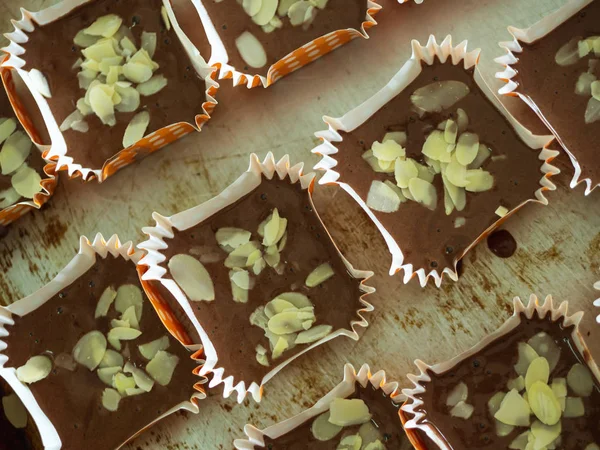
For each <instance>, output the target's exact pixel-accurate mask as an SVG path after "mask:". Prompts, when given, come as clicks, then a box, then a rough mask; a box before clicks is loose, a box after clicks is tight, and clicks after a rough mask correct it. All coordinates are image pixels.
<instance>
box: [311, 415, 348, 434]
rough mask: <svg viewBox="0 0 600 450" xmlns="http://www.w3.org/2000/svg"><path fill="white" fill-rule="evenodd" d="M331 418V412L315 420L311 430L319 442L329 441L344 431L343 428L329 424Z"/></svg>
mask: <svg viewBox="0 0 600 450" xmlns="http://www.w3.org/2000/svg"><path fill="white" fill-rule="evenodd" d="M329 416H330V413H329V411H326V412H324V413H323V414H321V415H319V416H317V418H316V419H315V420H313V423H312V425H311V427H310V430H311V432H312V435H313V436H314V438H315V439H316V440H317V441H329V440H330V439H333V438H334V437H336V436H337V435H338V434H339V433H340V431H342V428H343V427H341V426H339V425H334V424H332V423H331V422H329Z"/></svg>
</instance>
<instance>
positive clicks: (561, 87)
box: [496, 0, 600, 195]
mask: <svg viewBox="0 0 600 450" xmlns="http://www.w3.org/2000/svg"><path fill="white" fill-rule="evenodd" d="M598 20H600V3H598V2H593V1H592V0H575V1H570V2H568V3H566V4H565V5H564V6H563V7H562V8H560V9H558V10H557V11H555V12H553V13H552V14H549V15H548V16H546V17H544V18H543V19H542V20H540V21H539V22H537V23H535V24H534V25H532V26H531V27H529V28H526V29H518V28H514V27H509V28H508V31H509V32H510V34H511V35H512V36H513V40H512V41H509V42H501V43H500V46H501V47H503V48H504V49H506V51H507V54H506V55H504V56H502V57H499V58H496V62H498V63H500V64H502V65H504V66H505V70H504V71H502V72H498V73H497V74H496V78H500V79H502V80H504V81H505V82H506V85H505V86H503V87H502V88H501V89H500V90H499V92H500V93H501V94H505V95H511V96H518V97H519V98H521V99H522V100H523V101H524V102H525V103H526V104H527V105H528V106H529V107H530V108H531V109H532V110H533V111H534V112H535V113H536V114H537V115H538V116H539V117H540V118H541V119H542V120H543V121H544V123H545V124H546V125H547V126H548V128H549V129H550V131H552V133H553V134H554V135H555V136H556V139H557V140H558V142H559V143H560V144H561V145H562V147H563V148H564V149H565V151H566V152H567V154H568V155H569V158H570V159H571V162H572V163H573V166H574V168H575V173H574V176H573V179H572V180H571V187H572V188H574V187H575V186H577V185H578V184H579V183H584V182H585V185H586V188H585V194H586V195H588V194H589V193H590V192H591V191H592V190H593V189H595V187H596V186H597V185H598V183H600V163H599V162H598V158H597V157H596V154H595V152H594V148H595V147H594V146H595V143H596V142H597V141H598V139H599V138H600V127H599V125H598V124H599V122H598V120H600V81H597V77H600V66H598V62H600V32H598ZM556 105H560V107H556Z"/></svg>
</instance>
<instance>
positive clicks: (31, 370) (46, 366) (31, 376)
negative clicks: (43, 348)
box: [17, 355, 52, 384]
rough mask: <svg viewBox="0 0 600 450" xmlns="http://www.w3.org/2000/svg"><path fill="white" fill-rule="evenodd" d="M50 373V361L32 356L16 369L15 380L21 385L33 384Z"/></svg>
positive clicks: (46, 358)
mask: <svg viewBox="0 0 600 450" xmlns="http://www.w3.org/2000/svg"><path fill="white" fill-rule="evenodd" d="M51 371H52V360H51V359H50V358H48V357H47V356H43V355H38V356H33V357H31V358H29V359H28V360H27V362H26V363H25V364H24V365H23V366H21V367H19V368H18V369H17V378H18V379H19V381H21V382H22V383H27V384H33V383H37V382H38V381H41V380H43V379H44V378H46V377H47V376H48V375H50V372H51Z"/></svg>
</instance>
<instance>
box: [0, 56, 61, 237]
mask: <svg viewBox="0 0 600 450" xmlns="http://www.w3.org/2000/svg"><path fill="white" fill-rule="evenodd" d="M6 59H7V57H3V58H2V60H6ZM0 77H1V78H2V84H3V85H4V89H5V90H6V94H7V96H8V100H9V101H10V104H11V106H12V108H13V111H14V112H15V115H16V117H17V119H18V120H19V122H20V123H21V125H22V127H23V129H24V130H25V132H26V133H27V135H28V136H29V138H30V139H31V141H32V142H33V143H34V144H35V145H36V146H37V147H38V148H40V145H41V142H42V140H41V138H40V136H39V134H38V131H37V130H36V128H35V126H34V125H33V121H32V120H31V118H30V117H29V115H28V113H27V109H26V108H25V107H24V106H23V104H22V103H21V100H20V99H19V97H18V95H17V92H16V88H15V82H14V80H13V73H12V71H11V69H9V68H6V67H1V66H0ZM36 151H37V150H36ZM43 170H44V173H43V174H40V175H41V176H42V181H40V186H41V187H42V190H41V191H40V192H38V193H37V194H35V195H34V196H33V199H31V200H27V201H20V202H18V203H15V204H14V205H11V206H8V207H6V208H4V209H1V210H0V225H2V226H6V225H8V224H10V223H12V222H14V221H15V220H17V219H18V218H20V217H21V216H23V215H24V214H27V213H28V212H29V211H32V210H34V209H40V208H41V207H42V205H44V204H45V203H46V202H47V201H48V200H50V197H52V194H53V193H54V189H56V184H57V182H58V179H57V176H56V164H55V163H53V162H49V163H47V164H46V165H45V166H44V169H43ZM44 175H45V178H44V177H43V176H44Z"/></svg>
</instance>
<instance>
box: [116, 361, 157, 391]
mask: <svg viewBox="0 0 600 450" xmlns="http://www.w3.org/2000/svg"><path fill="white" fill-rule="evenodd" d="M123 372H125V373H130V374H131V375H133V379H134V381H135V385H134V386H133V387H135V386H137V387H139V388H140V389H142V390H143V391H144V392H150V391H151V390H152V387H153V386H154V381H153V380H152V379H151V378H150V377H149V376H148V375H146V372H144V371H143V370H142V369H140V368H138V367H135V366H134V365H133V364H131V363H130V362H128V363H127V364H125V367H123ZM130 387H131V386H130ZM126 389H127V388H126Z"/></svg>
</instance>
